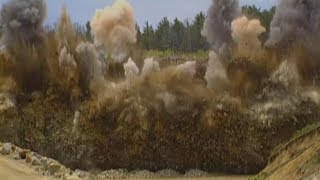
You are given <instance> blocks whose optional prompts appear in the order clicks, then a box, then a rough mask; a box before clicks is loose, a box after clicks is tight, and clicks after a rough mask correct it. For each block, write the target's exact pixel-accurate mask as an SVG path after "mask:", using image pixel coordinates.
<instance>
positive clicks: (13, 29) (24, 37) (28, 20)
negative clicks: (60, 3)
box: [1, 0, 47, 48]
mask: <svg viewBox="0 0 320 180" xmlns="http://www.w3.org/2000/svg"><path fill="white" fill-rule="evenodd" d="M46 15H47V8H46V4H45V1H44V0H11V1H9V2H8V3H6V4H4V5H3V6H2V11H1V25H2V27H3V36H2V44H3V45H5V46H6V47H8V48H12V46H13V45H15V43H19V42H20V41H27V42H32V43H35V44H36V43H40V42H41V41H43V38H44V29H43V24H44V20H45V18H46Z"/></svg>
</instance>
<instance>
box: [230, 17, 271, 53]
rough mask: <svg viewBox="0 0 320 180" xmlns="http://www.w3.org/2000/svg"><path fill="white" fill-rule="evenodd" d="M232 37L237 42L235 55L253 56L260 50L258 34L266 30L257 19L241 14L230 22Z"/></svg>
mask: <svg viewBox="0 0 320 180" xmlns="http://www.w3.org/2000/svg"><path fill="white" fill-rule="evenodd" d="M231 30H232V34H231V36H232V38H233V40H234V42H235V43H236V44H237V50H236V51H237V53H238V54H237V55H238V56H244V57H246V56H247V57H254V55H255V54H259V51H261V42H260V40H259V38H258V37H259V35H261V34H262V33H264V32H266V29H265V28H264V27H262V26H261V24H260V21H259V20H257V19H253V20H249V19H248V18H247V17H246V16H242V17H240V18H237V19H235V20H233V21H232V23H231Z"/></svg>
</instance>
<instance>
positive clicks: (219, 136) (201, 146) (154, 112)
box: [0, 0, 320, 173]
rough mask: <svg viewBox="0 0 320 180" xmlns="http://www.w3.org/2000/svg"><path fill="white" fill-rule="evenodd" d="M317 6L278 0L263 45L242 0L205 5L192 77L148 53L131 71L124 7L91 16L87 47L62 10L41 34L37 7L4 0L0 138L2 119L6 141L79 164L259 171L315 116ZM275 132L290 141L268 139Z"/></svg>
mask: <svg viewBox="0 0 320 180" xmlns="http://www.w3.org/2000/svg"><path fill="white" fill-rule="evenodd" d="M319 10H320V2H318V1H316V0H312V1H308V2H307V1H298V0H297V1H290V2H289V1H286V0H281V1H280V4H279V6H278V7H277V10H276V15H275V17H274V19H273V21H272V24H271V32H270V34H269V39H268V40H267V42H266V43H264V44H263V43H262V42H261V41H260V36H261V34H263V33H267V32H266V29H265V28H264V27H263V26H262V25H261V23H260V22H259V20H258V19H250V18H248V17H246V16H244V15H242V14H241V10H240V6H239V2H238V0H213V1H212V5H211V7H210V8H209V10H208V16H207V19H206V21H205V24H204V27H203V31H202V35H203V36H204V37H206V38H207V41H208V42H209V43H210V45H211V48H212V49H211V51H210V54H209V60H208V62H206V63H207V64H206V68H207V69H206V72H205V73H200V72H198V71H199V69H200V68H198V66H199V62H197V61H196V60H192V61H191V60H188V61H185V62H183V63H180V64H177V65H172V64H173V63H168V64H166V63H163V64H161V68H160V65H159V61H158V59H157V58H151V57H147V58H146V59H145V60H144V64H143V66H142V68H141V69H139V67H141V66H140V64H138V65H139V67H138V66H137V65H136V62H135V60H136V59H134V58H133V57H129V51H130V48H131V46H134V43H135V42H136V41H137V37H136V35H137V31H136V27H135V23H136V22H135V18H134V13H133V8H132V7H131V5H130V4H129V3H128V2H127V1H126V0H117V1H115V3H114V4H113V5H112V6H107V7H105V8H104V9H102V10H97V12H96V13H95V15H94V17H93V19H92V21H91V23H90V24H91V28H92V35H93V39H94V42H90V40H86V39H85V38H84V37H79V36H78V35H77V33H75V30H74V28H73V27H72V22H71V20H70V17H69V15H68V12H67V8H66V7H65V6H63V8H62V11H61V17H60V20H59V22H58V24H57V26H56V27H55V30H54V32H44V30H43V29H44V28H43V22H44V18H45V15H46V7H45V1H42V0H11V1H9V2H8V3H6V4H4V6H3V8H2V10H1V23H2V25H3V27H4V34H3V39H2V42H1V43H2V44H1V45H2V46H3V47H6V48H4V49H3V51H2V54H1V56H0V83H1V84H0V93H1V94H0V111H1V113H0V132H4V131H3V130H2V129H1V128H2V126H1V125H3V126H4V127H7V126H8V124H10V128H8V129H13V130H12V131H10V132H8V133H7V134H5V135H3V136H5V138H8V139H9V140H10V139H14V140H15V141H16V142H18V143H21V144H22V145H25V146H29V147H31V148H33V149H36V150H39V151H40V152H41V153H44V154H47V155H50V156H54V158H57V159H58V160H60V161H62V162H63V163H65V164H67V165H69V166H71V167H72V168H75V169H76V168H82V169H92V168H100V169H112V168H119V167H120V168H131V169H132V168H137V169H138V168H140V169H141V168H145V169H149V170H159V169H161V168H176V169H177V170H181V171H185V170H186V169H188V168H201V169H204V170H208V171H213V170H217V167H219V168H218V170H221V171H229V172H236V173H239V172H243V173H256V172H258V171H259V170H261V168H263V167H264V166H265V164H266V162H267V160H268V156H269V155H270V153H271V150H272V149H273V148H274V147H275V146H276V145H278V144H280V143H282V142H283V141H284V140H287V139H286V138H288V137H289V136H290V135H291V134H293V133H294V130H297V129H299V128H301V127H302V126H304V125H306V124H308V123H310V122H313V121H315V119H317V117H318V116H319V114H320V113H319V110H318V109H319V107H318V105H319V99H320V98H319V93H318V92H319V91H318V88H319V87H318V86H319V83H318V82H317V78H318V77H319V75H320V74H319V71H318V67H320V66H319V65H320V63H319V62H318V61H317V60H318V56H317V51H315V49H316V48H315V47H317V46H315V45H317V44H318V42H320V41H318V40H319V39H318V33H319V32H320V31H319V30H320V29H319V26H318V25H319V23H313V22H318V19H317V18H319V17H320V16H318V11H319ZM313 43H315V44H313ZM101 49H102V51H101ZM283 49H285V52H286V53H283ZM112 60H113V61H112ZM125 61H126V62H125ZM114 62H117V63H114ZM114 64H116V67H114ZM117 68H118V69H117ZM118 74H121V75H119V76H117V75H118ZM199 74H204V75H201V76H203V77H201V76H200V75H199ZM115 77H116V78H115ZM308 80H309V81H312V83H310V82H309V81H308ZM15 98H16V99H15ZM1 102H4V103H2V104H4V105H1ZM2 112H4V113H2ZM48 112H50V113H48ZM38 116H40V117H38ZM298 118H299V119H298ZM3 119H10V123H3V121H4V120H3ZM297 119H298V120H297ZM11 120H12V122H11ZM1 123H3V124H1ZM266 124H267V125H266ZM288 124H289V125H288ZM279 127H281V128H279ZM286 128H287V129H286ZM283 129H285V130H288V135H287V136H286V137H283V138H274V137H275V135H278V134H280V133H282V131H283ZM0 134H1V133H0ZM1 135H2V134H1ZM3 136H0V140H2V139H1V138H2V137H3ZM47 147H50V148H47ZM51 147H52V148H51ZM62 150H63V152H61V151H62Z"/></svg>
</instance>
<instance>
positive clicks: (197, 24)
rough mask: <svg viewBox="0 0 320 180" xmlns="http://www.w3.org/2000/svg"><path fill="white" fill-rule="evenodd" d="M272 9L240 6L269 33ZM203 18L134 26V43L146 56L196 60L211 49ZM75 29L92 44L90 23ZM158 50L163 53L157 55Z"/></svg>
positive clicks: (199, 15) (167, 20) (203, 15)
mask: <svg viewBox="0 0 320 180" xmlns="http://www.w3.org/2000/svg"><path fill="white" fill-rule="evenodd" d="M275 9H276V7H272V8H270V9H261V8H257V7H256V6H254V5H252V6H251V5H250V6H243V7H242V12H243V14H245V15H246V16H248V17H249V19H254V18H256V19H259V20H260V22H261V24H262V25H263V26H264V27H266V29H267V32H269V30H270V23H271V20H272V18H273V15H274V13H275ZM205 19H206V15H205V13H203V12H200V13H199V14H197V15H196V16H195V18H194V19H193V20H192V21H189V20H185V21H181V20H179V19H178V18H175V19H174V20H173V22H170V21H169V19H168V18H167V17H164V18H163V19H162V20H161V21H160V22H159V23H158V24H157V26H156V27H154V26H152V25H151V24H150V22H148V21H147V22H146V23H145V24H144V26H143V27H139V26H138V25H137V31H138V33H137V40H138V42H137V44H138V46H140V47H141V48H143V49H145V50H147V51H150V50H151V51H150V52H147V54H151V55H153V54H156V55H159V56H160V57H162V56H165V57H166V55H168V53H169V52H170V53H173V52H175V53H173V55H175V54H177V53H176V52H188V55H190V54H189V53H190V52H196V53H195V54H196V55H195V56H196V57H198V55H199V50H200V52H205V51H208V50H209V49H210V45H209V44H208V43H207V42H206V40H205V38H204V37H202V35H201V31H202V28H203V24H204V22H205ZM74 27H75V30H76V32H77V35H78V36H82V37H83V38H86V39H88V40H90V41H92V37H91V27H90V23H89V22H88V23H86V25H85V26H81V25H80V24H78V23H76V24H74ZM267 34H268V33H265V34H264V35H263V36H262V38H263V39H265V38H266V36H267ZM159 51H164V52H161V53H160V52H159ZM155 52H156V53H155ZM178 54H181V53H178ZM200 54H201V53H200ZM201 57H202V56H201Z"/></svg>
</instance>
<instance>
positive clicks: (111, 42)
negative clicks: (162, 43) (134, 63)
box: [91, 0, 137, 62]
mask: <svg viewBox="0 0 320 180" xmlns="http://www.w3.org/2000/svg"><path fill="white" fill-rule="evenodd" d="M91 28H92V32H93V35H94V40H95V43H97V44H98V45H103V46H104V47H105V48H106V51H107V52H108V53H109V54H110V55H111V57H112V58H113V59H114V60H115V61H117V62H123V61H124V60H125V58H126V57H127V55H128V51H129V50H128V46H129V45H130V44H134V43H135V42H136V41H137V39H136V35H137V31H136V21H135V18H134V14H133V8H132V7H131V5H130V4H129V3H128V2H127V1H126V0H117V1H116V2H115V3H114V4H113V5H112V6H107V7H105V8H104V9H101V10H97V11H96V14H95V16H94V17H93V19H92V20H91Z"/></svg>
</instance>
